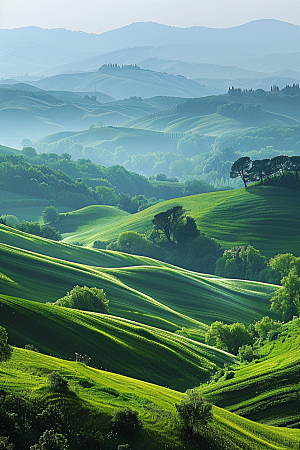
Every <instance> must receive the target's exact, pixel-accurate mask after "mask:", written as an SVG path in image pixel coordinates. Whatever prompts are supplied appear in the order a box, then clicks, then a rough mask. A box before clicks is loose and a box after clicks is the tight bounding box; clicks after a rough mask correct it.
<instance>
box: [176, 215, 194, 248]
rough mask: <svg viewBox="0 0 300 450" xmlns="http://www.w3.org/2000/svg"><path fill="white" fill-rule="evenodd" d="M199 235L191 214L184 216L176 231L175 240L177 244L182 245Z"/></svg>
mask: <svg viewBox="0 0 300 450" xmlns="http://www.w3.org/2000/svg"><path fill="white" fill-rule="evenodd" d="M199 235H200V231H199V230H198V228H197V224H196V221H195V219H194V218H193V217H191V216H186V217H185V220H184V221H182V222H181V223H180V224H179V226H178V228H177V231H176V241H177V244H178V245H181V246H184V245H185V244H187V243H188V242H191V241H194V240H195V239H197V237H198V236H199Z"/></svg>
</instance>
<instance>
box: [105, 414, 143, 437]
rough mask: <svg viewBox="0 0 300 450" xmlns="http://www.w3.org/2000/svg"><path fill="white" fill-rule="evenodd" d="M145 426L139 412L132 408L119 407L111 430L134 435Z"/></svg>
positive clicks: (115, 432) (125, 434)
mask: <svg viewBox="0 0 300 450" xmlns="http://www.w3.org/2000/svg"><path fill="white" fill-rule="evenodd" d="M142 427H143V423H142V421H141V420H140V418H139V415H138V412H137V411H133V410H132V409H129V408H126V409H119V410H118V411H117V412H116V413H115V414H114V416H113V418H112V420H111V431H112V433H114V434H117V435H121V436H133V435H135V434H137V433H138V432H139V431H140V430H141V429H142Z"/></svg>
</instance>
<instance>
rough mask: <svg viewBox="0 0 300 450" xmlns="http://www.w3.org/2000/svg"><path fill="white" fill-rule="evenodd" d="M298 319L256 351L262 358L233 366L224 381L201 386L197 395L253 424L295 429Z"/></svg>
mask: <svg viewBox="0 0 300 450" xmlns="http://www.w3.org/2000/svg"><path fill="white" fill-rule="evenodd" d="M299 325H300V321H299V319H297V320H294V321H292V322H290V323H288V324H286V325H284V331H283V333H282V334H281V336H280V337H279V338H278V339H276V340H274V341H271V342H269V341H268V340H267V341H266V343H265V344H264V345H263V347H262V348H260V349H259V353H260V355H261V358H262V359H259V360H255V361H253V362H252V363H250V364H242V365H241V366H240V367H239V366H236V367H235V376H234V378H233V379H231V380H228V381H222V382H220V381H219V382H216V383H211V384H210V385H205V386H204V385H203V387H201V392H202V393H203V394H205V396H207V397H209V398H210V399H211V401H212V402H214V403H215V404H217V405H218V406H221V407H223V408H224V407H225V408H227V409H229V410H230V411H233V412H235V413H236V414H239V415H241V416H243V417H247V418H249V419H251V420H255V421H256V422H263V423H268V424H272V425H276V426H293V427H296V428H298V427H299V423H300V417H299V364H300V354H299V347H300V335H299Z"/></svg>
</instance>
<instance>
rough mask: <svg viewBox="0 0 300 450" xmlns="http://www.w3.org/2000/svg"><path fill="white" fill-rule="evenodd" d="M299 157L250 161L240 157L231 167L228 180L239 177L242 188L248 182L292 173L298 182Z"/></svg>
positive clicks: (277, 157)
mask: <svg viewBox="0 0 300 450" xmlns="http://www.w3.org/2000/svg"><path fill="white" fill-rule="evenodd" d="M299 171H300V156H291V157H289V156H283V155H280V156H275V157H274V158H272V159H262V160H254V161H252V160H251V159H250V158H249V156H242V157H241V158H239V159H238V160H237V161H235V162H234V163H233V164H232V166H231V171H230V178H237V177H241V179H242V181H243V183H244V186H245V187H247V183H248V182H254V181H260V182H261V184H262V183H263V180H264V179H265V178H267V179H268V178H270V177H275V176H278V175H283V174H284V173H285V172H294V173H295V174H296V180H297V181H299Z"/></svg>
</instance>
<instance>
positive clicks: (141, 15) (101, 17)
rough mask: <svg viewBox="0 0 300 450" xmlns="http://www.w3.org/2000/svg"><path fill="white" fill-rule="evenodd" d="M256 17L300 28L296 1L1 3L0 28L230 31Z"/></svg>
mask: <svg viewBox="0 0 300 450" xmlns="http://www.w3.org/2000/svg"><path fill="white" fill-rule="evenodd" d="M255 19H278V20H283V21H286V22H291V23H295V24H297V25H300V1H299V0H248V1H247V2H245V1H243V0H227V1H226V2H225V1H224V0H205V1H204V0H84V1H83V0H0V27H2V28H16V27H22V26H28V25H37V26H40V27H42V28H58V27H63V28H67V29H69V30H82V31H87V32H93V33H102V32H103V31H108V30H110V29H114V28H120V27H122V26H124V25H127V24H129V23H132V22H146V21H153V22H158V23H163V24H166V25H174V26H179V27H187V26H193V25H203V26H207V27H217V28H224V27H231V26H235V25H240V24H242V23H245V22H249V21H251V20H255Z"/></svg>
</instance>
